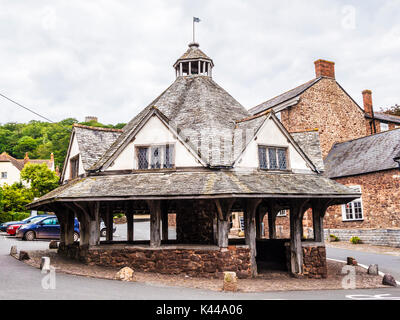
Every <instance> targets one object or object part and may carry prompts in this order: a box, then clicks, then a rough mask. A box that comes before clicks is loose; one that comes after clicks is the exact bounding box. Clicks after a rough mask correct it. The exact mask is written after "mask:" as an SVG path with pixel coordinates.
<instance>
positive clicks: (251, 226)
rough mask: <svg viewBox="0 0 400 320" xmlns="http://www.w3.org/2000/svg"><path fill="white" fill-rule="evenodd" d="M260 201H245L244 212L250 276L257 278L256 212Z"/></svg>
mask: <svg viewBox="0 0 400 320" xmlns="http://www.w3.org/2000/svg"><path fill="white" fill-rule="evenodd" d="M260 203H261V199H247V200H246V209H245V210H244V220H245V225H244V227H245V231H244V233H245V237H246V245H248V246H249V249H250V262H251V274H252V276H253V277H255V276H257V262H256V256H257V249H256V244H257V243H256V221H255V220H256V211H257V207H258V205H259V204H260Z"/></svg>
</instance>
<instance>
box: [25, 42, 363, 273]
mask: <svg viewBox="0 0 400 320" xmlns="http://www.w3.org/2000/svg"><path fill="white" fill-rule="evenodd" d="M213 68H214V63H213V60H212V59H211V58H210V57H208V56H207V55H206V54H205V53H204V52H203V51H201V50H200V48H199V45H198V44H197V43H191V44H190V45H189V48H188V50H187V51H186V52H185V54H184V55H183V56H182V57H180V58H179V59H178V60H177V61H176V63H175V64H174V69H175V73H176V80H175V81H174V82H173V83H172V84H171V85H170V86H169V87H168V88H167V89H166V90H165V91H164V92H163V93H162V94H161V95H160V96H158V97H157V98H156V99H155V100H154V101H152V102H151V103H150V104H149V105H148V106H147V107H146V108H144V109H143V110H142V111H141V112H140V113H139V114H138V115H137V116H135V117H134V118H133V119H132V120H131V121H130V122H129V123H128V124H127V125H126V126H125V127H124V128H123V129H122V130H108V129H105V130H102V129H98V128H92V127H85V126H75V127H74V130H73V133H72V136H71V141H70V146H69V151H68V156H67V159H66V161H65V166H64V169H63V175H62V186H60V187H59V188H57V189H56V190H54V191H52V192H50V193H49V194H47V195H45V196H43V197H41V198H40V199H38V200H36V201H35V202H33V203H32V204H31V205H30V207H31V208H36V209H42V210H47V211H53V212H55V213H56V215H57V217H58V219H59V221H60V226H61V240H60V241H61V243H60V249H59V252H60V254H65V255H68V256H70V257H73V258H79V259H81V260H83V261H85V262H86V263H90V264H98V265H113V266H130V267H133V268H134V269H136V270H144V271H154V272H161V273H185V274H189V275H193V276H199V275H201V276H207V277H215V276H220V275H221V273H222V272H223V271H235V272H237V273H238V275H239V276H240V277H251V276H256V275H257V272H258V271H260V270H262V269H263V268H272V267H279V268H282V269H285V270H288V271H289V272H290V273H291V274H293V275H296V276H298V275H307V276H309V277H325V276H326V272H327V270H326V254H325V246H324V243H323V225H322V221H323V216H324V215H325V212H326V210H327V208H328V207H330V206H332V205H337V204H345V203H348V202H349V201H352V200H354V199H357V198H359V197H360V193H359V192H356V191H353V190H352V189H349V188H347V187H345V186H343V185H341V184H339V183H337V182H335V181H333V180H331V179H329V178H326V177H324V176H323V175H321V171H320V168H321V165H322V158H321V153H320V150H319V148H318V144H316V140H315V135H314V133H312V134H311V135H308V134H307V133H304V134H303V137H302V138H301V139H300V138H297V139H296V137H295V136H292V135H291V134H290V133H289V132H288V131H287V130H286V129H285V127H284V126H283V125H282V124H281V122H280V121H279V120H278V119H277V118H276V116H275V113H274V111H271V112H266V113H263V114H261V115H252V114H251V113H250V112H249V111H247V110H246V109H245V108H244V107H243V106H242V105H241V104H240V103H239V102H237V101H236V100H235V99H234V98H233V97H232V96H231V95H230V94H229V93H227V92H226V91H225V90H224V89H222V88H221V87H220V86H219V85H218V84H217V83H215V82H214V80H213V79H212V71H213ZM310 208H311V209H312V217H313V230H314V233H315V234H314V236H313V239H312V240H308V241H304V239H302V236H301V235H302V229H303V228H302V221H303V214H304V212H305V211H306V210H308V209H310ZM280 210H288V211H289V212H290V214H289V216H290V219H289V224H290V230H291V232H290V235H289V237H288V238H287V239H284V240H281V239H276V237H275V234H274V231H275V225H274V223H273V222H272V223H271V224H270V230H271V232H270V239H263V237H262V234H261V221H262V220H263V218H264V216H266V215H269V216H270V221H274V217H275V216H276V213H277V212H279V211H280ZM116 212H124V213H125V214H126V217H127V221H128V228H127V241H123V242H121V241H115V240H114V239H113V238H112V232H108V234H107V237H106V240H105V241H100V235H99V227H98V226H99V221H100V218H102V219H103V220H104V221H105V223H106V225H107V229H108V230H112V223H113V219H112V217H113V213H116ZM232 212H242V213H243V215H244V229H245V238H244V239H229V237H228V233H229V222H230V217H231V215H232ZM140 213H147V214H150V241H137V240H135V237H134V233H133V231H134V228H133V224H134V220H133V214H140ZM170 214H175V215H176V234H177V236H176V239H169V238H168V232H167V231H168V216H169V215H170ZM74 216H76V217H77V218H78V219H79V221H80V230H81V234H80V240H79V243H74V241H73V221H74V220H73V218H74Z"/></svg>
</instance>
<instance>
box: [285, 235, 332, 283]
mask: <svg viewBox="0 0 400 320" xmlns="http://www.w3.org/2000/svg"><path fill="white" fill-rule="evenodd" d="M302 246H303V274H304V276H305V277H307V278H311V279H321V278H327V276H328V267H327V264H326V249H325V245H324V244H323V243H316V242H303V243H302ZM286 259H287V264H288V265H287V267H288V270H290V242H288V243H287V244H286Z"/></svg>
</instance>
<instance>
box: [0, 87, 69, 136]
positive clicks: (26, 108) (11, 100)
mask: <svg viewBox="0 0 400 320" xmlns="http://www.w3.org/2000/svg"><path fill="white" fill-rule="evenodd" d="M0 96H1V97H3V98H4V99H6V100H8V101H10V102H12V103H14V104H16V105H17V106H19V107H21V108H23V109H25V110H27V111H29V112H31V113H33V114H35V115H37V116H38V117H40V118H42V119H44V120H46V121H48V122H51V123H54V124H57V125H59V126H60V127H62V128H63V129H65V130H68V131H71V130H70V129H69V128H66V127H64V126H63V125H61V124H59V123H58V122H55V121H52V120H50V119H49V118H46V117H45V116H42V115H41V114H40V113H37V112H36V111H34V110H32V109H30V108H28V107H25V106H24V105H22V104H20V103H18V102H17V101H15V100H13V99H11V98H9V97H7V96H5V95H4V94H1V93H0Z"/></svg>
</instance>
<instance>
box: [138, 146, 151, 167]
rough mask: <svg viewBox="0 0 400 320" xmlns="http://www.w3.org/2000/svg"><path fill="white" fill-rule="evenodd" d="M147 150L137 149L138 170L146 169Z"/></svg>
mask: <svg viewBox="0 0 400 320" xmlns="http://www.w3.org/2000/svg"><path fill="white" fill-rule="evenodd" d="M147 150H148V148H138V169H142V170H144V169H148V168H149V161H148V158H147Z"/></svg>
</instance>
